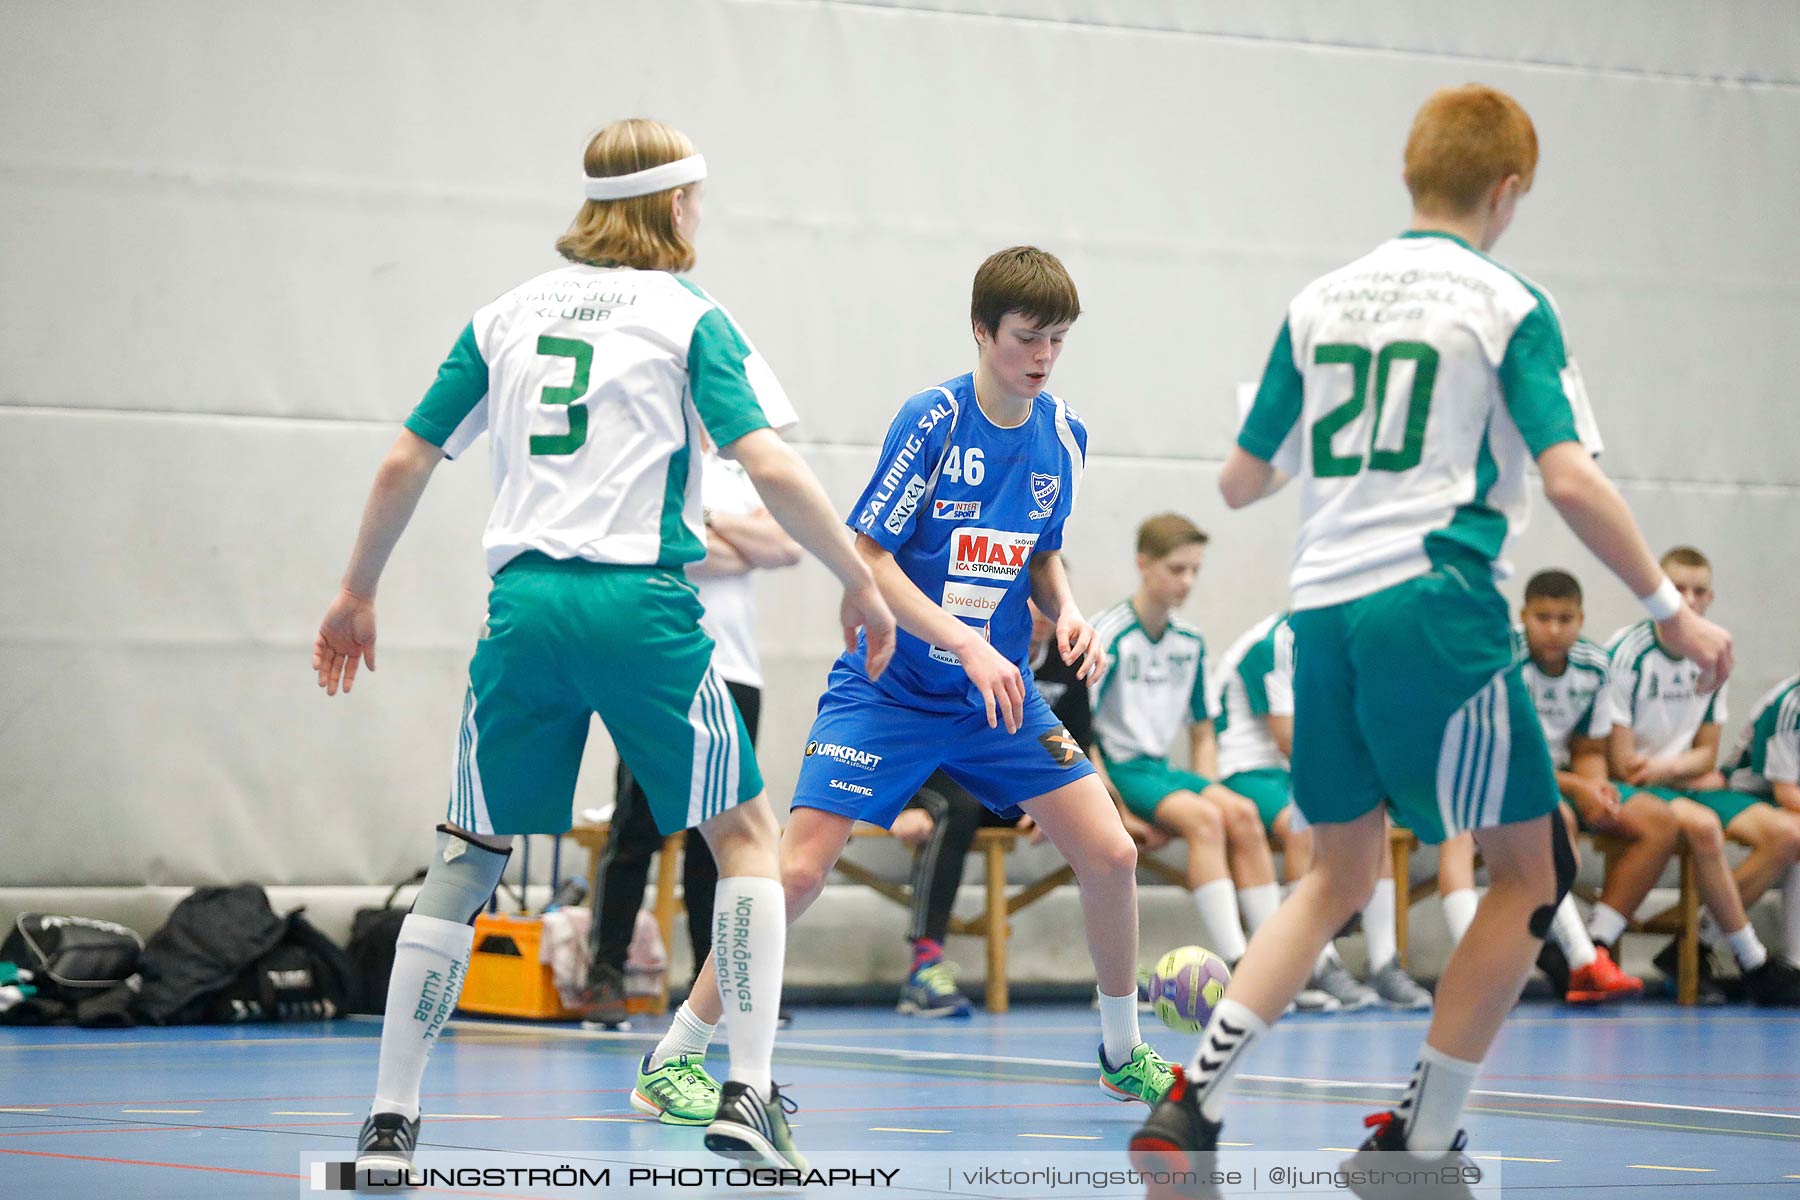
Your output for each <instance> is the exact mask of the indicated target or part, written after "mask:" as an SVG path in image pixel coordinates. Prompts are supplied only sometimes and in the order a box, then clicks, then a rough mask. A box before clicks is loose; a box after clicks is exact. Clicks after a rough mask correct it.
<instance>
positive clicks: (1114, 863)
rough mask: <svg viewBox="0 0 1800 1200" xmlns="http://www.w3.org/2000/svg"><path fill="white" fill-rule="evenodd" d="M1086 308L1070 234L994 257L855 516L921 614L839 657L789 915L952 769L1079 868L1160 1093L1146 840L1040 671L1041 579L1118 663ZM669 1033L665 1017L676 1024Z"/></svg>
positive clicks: (1148, 1091) (792, 872) (1104, 1001)
mask: <svg viewBox="0 0 1800 1200" xmlns="http://www.w3.org/2000/svg"><path fill="white" fill-rule="evenodd" d="M1080 313H1081V301H1080V297H1079V295H1078V294H1077V292H1076V290H1075V282H1074V280H1072V279H1071V278H1070V277H1069V273H1068V271H1067V270H1066V269H1065V268H1064V267H1063V265H1062V262H1061V261H1060V260H1059V259H1057V257H1056V256H1055V255H1053V254H1050V253H1048V252H1046V251H1043V250H1040V249H1037V248H1036V247H1032V246H1014V247H1011V248H1009V249H1006V250H1001V251H998V252H996V253H994V254H991V255H989V256H988V258H987V260H986V261H985V262H983V263H982V264H981V266H980V268H978V269H977V270H976V272H975V281H974V286H973V288H972V290H971V296H970V305H969V321H970V330H971V332H972V333H973V335H974V341H975V345H976V362H975V369H974V371H972V372H969V373H967V374H964V375H960V376H958V377H956V378H954V379H950V380H946V381H945V382H944V383H943V384H941V385H938V386H935V387H931V388H927V389H925V390H924V391H922V392H919V393H917V394H915V395H914V396H912V397H911V398H910V399H908V400H907V401H906V402H905V403H904V404H903V405H902V406H901V408H900V412H899V413H898V415H897V416H896V417H895V418H894V421H893V423H892V424H891V425H890V426H889V427H888V434H887V437H886V439H885V440H884V442H883V445H882V449H881V457H880V459H879V461H878V462H877V464H876V468H875V471H874V473H873V475H872V476H871V477H870V480H869V483H868V485H867V486H866V487H865V488H864V489H863V494H862V496H861V498H860V499H859V500H858V501H857V503H856V507H855V508H854V509H853V510H852V512H851V515H850V517H849V520H848V521H847V524H848V525H849V526H850V527H851V528H852V529H853V530H855V533H856V548H857V552H858V553H859V554H860V555H861V556H862V557H863V559H864V560H865V561H866V562H867V563H868V564H869V566H870V569H871V570H873V571H874V573H875V578H876V580H877V582H878V583H879V585H880V587H881V592H882V595H883V596H884V597H886V598H887V601H888V603H889V604H890V605H892V606H893V609H894V612H895V613H896V614H897V615H898V617H899V620H900V623H901V632H900V638H899V645H898V647H897V648H896V650H895V651H894V662H893V665H892V666H891V667H890V668H889V670H888V672H887V673H886V674H885V675H883V676H882V677H881V678H880V679H879V680H876V679H873V678H871V677H870V672H869V671H868V670H867V668H866V666H865V660H864V651H863V648H862V647H861V646H858V647H857V648H856V649H854V650H850V651H847V652H846V653H845V654H843V655H842V656H840V657H839V658H838V660H837V662H835V663H834V664H833V665H832V668H831V674H830V676H829V681H828V683H827V684H826V689H825V694H824V695H823V696H822V697H820V699H819V711H818V715H817V716H816V717H815V718H814V720H813V725H812V729H811V730H810V731H809V733H808V735H807V743H806V757H805V761H804V763H803V765H802V766H801V768H800V779H799V782H798V783H797V784H796V786H795V789H794V802H793V811H792V813H791V814H790V815H789V817H788V824H787V829H786V830H785V831H784V832H783V834H782V839H781V877H782V883H783V885H784V886H785V887H786V888H787V897H788V915H789V919H790V920H794V919H798V918H799V916H800V914H801V913H803V912H805V911H806V909H807V907H808V906H810V905H811V904H812V902H813V901H814V900H816V899H817V898H818V896H819V893H820V892H821V891H823V890H824V887H825V880H826V877H827V876H828V875H829V874H830V873H831V868H832V866H833V865H834V864H835V863H836V862H837V860H838V856H839V855H841V854H842V853H843V850H844V846H845V844H846V842H847V841H848V839H849V837H850V833H851V830H852V828H853V827H854V825H855V823H856V821H858V820H864V821H869V822H871V823H872V824H876V825H880V826H882V827H883V828H891V827H892V826H893V822H894V818H895V817H896V816H898V815H899V813H900V810H901V809H902V808H903V807H904V806H905V804H906V802H907V801H908V800H910V799H912V798H913V796H915V795H917V794H918V791H919V788H920V786H921V785H922V784H923V783H924V782H925V780H926V779H928V778H929V777H930V776H931V775H932V773H933V772H935V771H937V770H938V769H940V768H941V769H942V770H943V771H944V773H945V774H947V775H949V776H950V778H951V779H953V780H955V781H956V782H957V783H958V784H960V785H962V786H963V787H964V788H965V789H966V790H967V791H968V792H969V794H971V795H972V796H974V797H975V798H976V799H977V800H980V801H981V802H982V803H983V804H985V805H986V806H987V807H988V808H989V809H991V810H992V811H994V812H995V813H997V814H999V815H1001V816H1005V817H1011V818H1014V819H1016V818H1017V816H1018V815H1019V813H1020V812H1021V811H1022V812H1024V813H1025V814H1028V815H1029V816H1030V817H1031V818H1032V820H1034V821H1035V822H1036V823H1037V825H1038V827H1039V828H1041V829H1042V830H1043V831H1044V833H1045V835H1046V836H1047V837H1049V839H1050V841H1051V842H1052V843H1054V844H1055V846H1056V848H1057V849H1058V850H1060V851H1062V854H1063V857H1064V858H1066V859H1068V860H1069V865H1070V866H1072V867H1073V868H1074V869H1075V877H1076V881H1077V882H1078V883H1079V884H1080V886H1081V908H1082V915H1083V918H1084V920H1085V922H1086V926H1087V940H1088V947H1089V952H1090V954H1091V956H1092V958H1093V961H1094V974H1095V978H1096V982H1097V983H1098V985H1099V993H1100V1025H1101V1044H1100V1051H1099V1057H1100V1086H1101V1088H1102V1090H1103V1091H1104V1092H1105V1093H1106V1094H1107V1095H1108V1096H1110V1097H1112V1098H1113V1099H1115V1100H1121V1101H1130V1100H1142V1101H1146V1102H1151V1103H1154V1102H1155V1100H1157V1099H1158V1098H1160V1097H1161V1095H1162V1093H1163V1090H1164V1089H1165V1088H1167V1086H1168V1084H1169V1081H1170V1080H1171V1079H1172V1078H1173V1076H1172V1075H1171V1073H1170V1070H1169V1065H1168V1063H1166V1062H1165V1061H1164V1060H1163V1059H1162V1058H1161V1057H1160V1056H1159V1055H1157V1053H1156V1052H1155V1051H1154V1050H1152V1049H1151V1048H1150V1047H1149V1045H1148V1044H1147V1043H1145V1042H1144V1040H1143V1039H1142V1037H1140V1036H1139V1032H1138V1020H1137V1016H1138V1013H1137V981H1136V969H1137V966H1136V964H1137V933H1138V924H1137V883H1136V868H1137V848H1136V847H1135V846H1134V845H1133V844H1132V841H1131V838H1130V836H1129V835H1127V834H1126V832H1125V828H1124V826H1123V825H1122V824H1121V823H1120V821H1119V816H1118V812H1117V810H1115V809H1114V808H1113V806H1112V801H1111V799H1110V798H1109V797H1108V796H1107V794H1106V789H1105V788H1104V787H1103V786H1102V785H1101V783H1100V781H1099V779H1097V778H1096V777H1095V776H1094V770H1093V767H1092V766H1091V765H1090V764H1089V763H1088V759H1087V756H1086V755H1085V754H1083V753H1082V751H1081V747H1080V746H1078V745H1076V744H1075V739H1074V738H1072V737H1070V736H1069V732H1068V730H1066V729H1064V728H1063V727H1062V724H1061V722H1059V721H1058V720H1057V719H1056V716H1055V714H1054V713H1052V712H1051V711H1050V706H1049V705H1048V704H1046V703H1045V702H1044V698H1043V697H1042V696H1041V695H1039V694H1038V691H1037V688H1036V686H1035V685H1034V684H1033V683H1032V682H1031V676H1030V674H1029V666H1028V657H1027V656H1028V653H1029V643H1030V636H1031V615H1030V613H1029V612H1028V611H1027V608H1026V603H1025V601H1026V597H1027V595H1029V596H1030V598H1031V599H1032V601H1034V602H1035V603H1036V604H1037V606H1038V607H1039V608H1040V609H1042V610H1043V612H1044V615H1045V616H1047V617H1049V618H1051V619H1052V620H1053V621H1054V622H1055V624H1056V652H1057V654H1058V655H1059V656H1060V657H1061V658H1062V660H1063V661H1064V662H1065V663H1069V664H1075V663H1080V664H1081V667H1080V676H1081V679H1082V682H1084V683H1085V682H1087V681H1088V680H1089V679H1090V678H1091V677H1092V676H1093V674H1094V672H1095V671H1097V670H1098V669H1099V667H1100V664H1101V653H1100V645H1099V642H1098V640H1097V639H1096V638H1095V636H1094V630H1093V627H1092V626H1091V625H1089V624H1088V623H1087V620H1086V619H1085V618H1084V617H1082V615H1081V612H1080V610H1079V609H1078V608H1077V607H1076V605H1075V600H1074V596H1073V594H1072V593H1071V592H1070V589H1069V580H1068V575H1067V573H1066V572H1065V571H1064V569H1063V564H1062V558H1061V550H1062V542H1063V528H1064V525H1065V524H1066V522H1067V521H1068V517H1069V514H1070V513H1071V512H1072V511H1073V510H1074V506H1075V496H1076V493H1077V492H1078V491H1079V490H1080V486H1081V476H1082V473H1083V471H1084V469H1085V466H1086V461H1087V427H1086V426H1085V425H1083V424H1082V423H1081V419H1080V418H1079V417H1077V416H1076V415H1075V414H1074V412H1073V411H1072V410H1071V409H1070V408H1069V406H1068V405H1067V404H1066V403H1064V402H1063V401H1062V400H1061V399H1059V398H1058V397H1056V396H1053V395H1051V394H1050V393H1049V392H1047V391H1045V390H1044V389H1045V387H1046V386H1047V384H1048V383H1049V379H1050V372H1051V370H1052V368H1053V367H1054V366H1055V365H1056V360H1057V358H1058V357H1059V356H1060V355H1061V353H1062V343H1063V338H1064V337H1065V336H1066V335H1067V333H1068V331H1069V328H1070V327H1071V326H1072V325H1073V324H1074V321H1075V319H1076V317H1077V316H1079V315H1080ZM717 1016H718V1008H717V998H716V997H715V996H713V995H711V994H709V993H708V992H707V990H706V988H705V987H704V986H700V987H697V988H696V989H695V993H694V995H693V996H691V997H689V999H688V1002H687V1003H686V1004H684V1005H683V1006H682V1009H681V1011H680V1012H679V1013H678V1014H677V1015H676V1022H677V1026H676V1027H672V1028H671V1030H670V1037H671V1038H677V1037H679V1038H682V1039H688V1038H691V1040H683V1041H681V1042H680V1043H679V1044H678V1045H668V1044H666V1045H665V1047H664V1049H667V1050H677V1049H681V1050H687V1051H689V1052H691V1051H692V1050H693V1049H696V1048H698V1047H703V1046H704V1045H705V1038H706V1037H707V1036H710V1034H709V1033H708V1032H707V1030H708V1028H709V1026H710V1025H711V1023H713V1022H714V1021H716V1020H717ZM667 1042H668V1039H665V1043H667Z"/></svg>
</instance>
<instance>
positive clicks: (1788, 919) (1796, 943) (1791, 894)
mask: <svg viewBox="0 0 1800 1200" xmlns="http://www.w3.org/2000/svg"><path fill="white" fill-rule="evenodd" d="M1781 948H1782V951H1783V953H1784V954H1785V956H1786V958H1787V960H1788V961H1789V962H1800V863H1795V864H1794V865H1793V866H1791V867H1789V868H1788V869H1787V874H1786V875H1783V876H1782V877H1781Z"/></svg>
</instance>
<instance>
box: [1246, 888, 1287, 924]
mask: <svg viewBox="0 0 1800 1200" xmlns="http://www.w3.org/2000/svg"><path fill="white" fill-rule="evenodd" d="M1237 899H1238V911H1239V912H1241V913H1243V914H1244V928H1245V929H1248V930H1249V931H1250V932H1251V933H1252V934H1254V933H1255V932H1256V931H1257V930H1259V929H1261V928H1262V927H1263V922H1264V921H1267V920H1268V919H1269V918H1270V917H1272V916H1274V915H1275V910H1276V909H1278V908H1280V907H1281V885H1280V884H1278V883H1259V884H1255V885H1253V886H1251V887H1247V888H1239V889H1238V894H1237Z"/></svg>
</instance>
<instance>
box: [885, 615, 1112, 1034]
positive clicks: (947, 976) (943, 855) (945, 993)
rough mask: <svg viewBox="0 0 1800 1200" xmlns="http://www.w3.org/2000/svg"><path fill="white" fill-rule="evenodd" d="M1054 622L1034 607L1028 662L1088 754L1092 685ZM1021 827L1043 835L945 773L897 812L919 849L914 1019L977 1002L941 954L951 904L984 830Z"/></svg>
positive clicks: (960, 1013)
mask: <svg viewBox="0 0 1800 1200" xmlns="http://www.w3.org/2000/svg"><path fill="white" fill-rule="evenodd" d="M1055 637H1056V626H1055V625H1054V624H1053V623H1052V622H1051V621H1050V619H1049V618H1048V617H1046V616H1044V614H1043V613H1041V612H1039V611H1038V607H1037V605H1035V604H1033V605H1031V650H1030V666H1031V677H1032V681H1033V682H1035V683H1036V684H1037V689H1038V694H1039V695H1041V696H1042V697H1043V698H1044V700H1045V701H1046V702H1047V703H1048V704H1049V705H1050V711H1051V712H1052V713H1054V714H1056V719H1057V720H1059V721H1061V722H1062V723H1063V728H1064V729H1067V730H1068V731H1069V736H1070V737H1072V738H1074V739H1075V744H1076V745H1078V746H1080V747H1081V749H1082V752H1083V753H1087V752H1088V748H1089V747H1090V746H1091V745H1092V744H1093V740H1094V727H1093V718H1092V715H1091V713H1090V711H1089V709H1088V690H1087V685H1086V684H1085V683H1083V682H1082V681H1081V679H1080V677H1079V675H1078V673H1077V670H1076V668H1075V667H1074V666H1072V665H1070V664H1069V663H1065V662H1064V661H1063V660H1062V656H1061V655H1060V654H1052V653H1051V645H1052V643H1053V642H1054V641H1055ZM989 828H1006V829H1011V828H1018V829H1021V830H1026V831H1029V832H1031V833H1032V834H1033V835H1034V836H1035V837H1037V838H1041V837H1042V836H1043V835H1042V833H1041V832H1039V831H1038V830H1037V829H1036V827H1035V826H1033V825H1032V823H1031V818H1030V817H1020V818H1018V819H1017V820H1013V819H1011V818H1008V817H1003V816H1000V815H999V814H997V813H995V812H994V811H993V810H992V809H989V808H988V807H987V806H986V805H984V804H982V803H981V801H979V800H977V799H975V797H973V796H971V795H969V793H968V792H966V791H965V790H963V788H962V786H961V785H960V784H958V783H957V782H956V780H954V779H952V778H950V776H949V775H947V774H945V773H944V772H943V771H941V770H940V771H938V772H937V773H936V774H934V775H932V777H931V778H930V779H928V780H926V781H925V786H924V787H922V788H920V789H919V794H918V795H916V796H914V797H913V798H912V799H911V800H909V801H907V804H906V808H905V809H903V810H902V811H901V813H900V815H899V816H898V817H895V818H894V826H893V830H892V832H893V834H894V836H895V837H897V838H899V839H900V840H901V841H904V842H907V843H908V844H910V845H912V846H914V847H916V849H915V851H914V853H913V867H912V898H913V903H912V922H911V924H910V926H909V927H908V929H907V934H906V937H907V941H909V942H911V943H912V952H913V961H912V968H911V970H910V971H909V972H908V974H907V978H906V985H905V986H904V987H902V988H901V989H900V1003H899V1004H898V1006H897V1009H898V1011H899V1012H901V1013H902V1014H904V1015H906V1016H914V1017H966V1016H968V1015H969V1012H970V1010H971V1008H972V1007H973V1006H972V1005H971V1004H970V1003H969V998H968V997H967V996H965V995H963V994H962V991H961V989H959V988H958V987H957V986H956V964H955V963H952V962H947V961H945V959H944V937H945V935H946V934H947V933H948V932H949V929H950V909H951V906H952V905H954V904H955V903H956V889H957V887H958V885H960V884H961V883H962V875H963V866H964V862H965V859H966V856H967V855H968V853H969V847H970V846H971V845H973V844H974V842H975V833H976V831H977V830H979V829H989Z"/></svg>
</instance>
